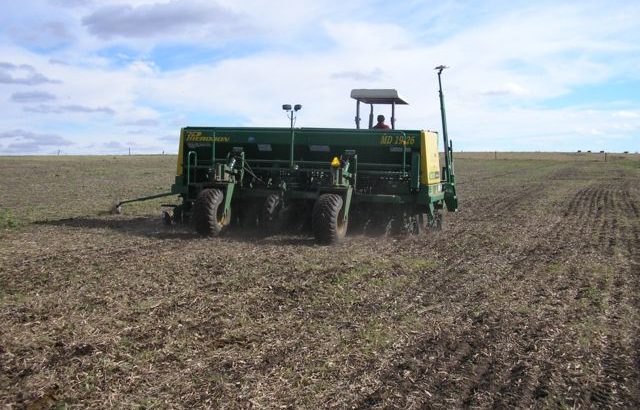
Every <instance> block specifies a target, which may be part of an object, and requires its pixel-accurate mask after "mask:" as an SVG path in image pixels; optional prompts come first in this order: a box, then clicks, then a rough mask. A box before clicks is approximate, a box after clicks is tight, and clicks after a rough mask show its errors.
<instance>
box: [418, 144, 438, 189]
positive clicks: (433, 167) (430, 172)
mask: <svg viewBox="0 0 640 410" xmlns="http://www.w3.org/2000/svg"><path fill="white" fill-rule="evenodd" d="M439 182H440V155H439V154H438V134H437V133H435V132H432V131H422V132H421V133H420V183H421V184H423V185H430V184H437V183H439Z"/></svg>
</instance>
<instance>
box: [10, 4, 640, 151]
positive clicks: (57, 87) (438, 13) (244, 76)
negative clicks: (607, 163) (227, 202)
mask: <svg viewBox="0 0 640 410" xmlns="http://www.w3.org/2000/svg"><path fill="white" fill-rule="evenodd" d="M638 22H640V2H636V1H606V2H605V1H566V2H563V1H537V2H529V1H482V2H480V1H447V0H439V1H416V0H413V1H412V0H408V1H402V2H389V1H364V0H344V1H340V2H338V1H328V0H326V1H323V0H298V1H295V2H291V1H279V0H274V1H268V2H267V1H257V0H244V1H241V2H239V1H236V0H217V1H214V0H211V1H208V0H207V1H205V0H180V1H179V0H135V1H120V0H112V1H97V0H25V1H21V2H3V4H2V5H1V6H0V155H5V154H8V155H21V154H50V153H57V152H58V150H60V151H61V152H63V153H67V154H118V153H126V152H127V151H128V149H129V147H131V150H132V152H134V153H159V152H162V151H165V152H176V150H177V137H178V132H179V129H180V128H181V127H183V126H189V125H210V126H286V125H287V123H288V120H287V118H286V116H285V115H284V113H283V112H282V111H281V109H280V106H281V105H282V104H283V103H301V104H303V106H304V108H303V110H302V111H301V112H300V114H299V118H298V122H297V125H298V126H303V127H352V126H353V116H354V103H353V101H352V100H350V99H349V92H350V90H351V89H352V88H397V89H398V90H399V91H400V93H401V95H402V96H403V97H404V98H405V99H406V100H408V101H409V103H410V105H409V106H407V107H401V108H400V109H399V110H398V112H397V117H398V121H397V126H398V127H399V128H407V129H416V128H424V129H434V130H439V129H440V121H439V112H438V99H437V78H436V75H435V72H434V71H433V67H435V66H436V65H439V64H446V65H449V66H450V67H451V68H450V69H449V70H447V71H445V73H444V78H443V79H444V86H445V93H446V98H447V111H448V122H449V131H450V134H451V137H452V138H453V139H454V141H455V148H456V149H462V150H465V151H472V150H476V151H482V150H486V151H493V150H518V151H574V150H579V149H581V150H596V151H599V150H607V151H632V152H635V151H640V23H638ZM383 113H384V112H383Z"/></svg>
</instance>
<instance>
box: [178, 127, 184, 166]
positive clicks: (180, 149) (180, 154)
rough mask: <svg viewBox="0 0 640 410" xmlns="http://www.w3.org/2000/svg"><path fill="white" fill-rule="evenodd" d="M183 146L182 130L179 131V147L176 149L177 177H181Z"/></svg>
mask: <svg viewBox="0 0 640 410" xmlns="http://www.w3.org/2000/svg"><path fill="white" fill-rule="evenodd" d="M183 145H184V129H181V130H180V146H179V147H178V170H177V172H176V175H177V176H181V175H182V146H183Z"/></svg>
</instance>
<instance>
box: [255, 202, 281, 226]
mask: <svg viewBox="0 0 640 410" xmlns="http://www.w3.org/2000/svg"><path fill="white" fill-rule="evenodd" d="M281 211H282V197H281V196H280V195H278V194H269V195H268V196H267V198H266V199H265V200H264V204H263V205H262V215H261V218H260V224H261V225H262V227H263V228H264V230H265V231H266V232H267V233H269V234H274V233H277V232H279V231H280V230H281V229H282V219H281Z"/></svg>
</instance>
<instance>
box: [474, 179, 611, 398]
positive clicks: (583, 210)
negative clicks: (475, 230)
mask: <svg viewBox="0 0 640 410" xmlns="http://www.w3.org/2000/svg"><path fill="white" fill-rule="evenodd" d="M602 191H603V189H602V188H600V187H596V186H588V187H585V188H583V189H580V190H578V191H577V192H576V193H575V194H574V195H573V197H572V198H571V200H570V201H569V205H568V207H567V209H566V210H565V212H564V213H563V218H562V219H561V220H560V221H558V222H556V223H555V224H554V225H553V226H552V228H551V229H550V232H549V234H550V238H549V240H548V241H541V242H538V243H537V244H536V245H534V246H533V247H532V248H531V249H529V250H528V251H525V252H523V254H522V255H521V258H520V259H518V260H516V261H515V262H514V263H513V265H512V267H513V273H514V274H515V276H516V279H517V280H526V276H527V275H528V274H529V272H537V271H539V270H540V269H544V268H545V267H546V266H547V265H548V264H549V262H553V261H556V260H558V259H559V258H561V257H562V256H563V253H564V252H565V250H566V249H567V248H570V246H568V245H567V244H571V243H572V242H573V243H575V240H576V238H578V239H580V238H583V237H584V235H585V234H591V233H592V232H594V230H595V229H596V227H597V226H598V225H599V224H601V218H600V216H601V215H602V214H599V213H598V205H599V202H600V200H601V199H602V197H603V193H602ZM545 326H546V323H545V322H543V321H542V320H541V321H536V322H533V323H529V324H528V325H527V326H525V327H526V329H527V330H526V332H525V333H524V334H523V335H521V336H520V340H522V341H524V342H525V343H523V344H518V343H514V344H513V348H512V349H509V350H508V351H507V352H506V353H507V354H506V357H507V359H508V360H504V361H503V362H504V363H515V364H514V365H513V366H511V367H510V368H505V369H502V370H500V371H497V372H494V374H491V375H490V376H491V377H490V378H491V379H492V380H488V381H487V380H485V381H483V384H484V386H486V387H485V389H486V390H488V391H487V393H489V394H490V395H492V396H495V401H494V403H493V405H494V406H497V407H506V408H511V407H517V406H522V405H531V404H532V402H533V403H536V402H538V401H539V400H544V399H545V398H546V397H548V396H549V395H550V394H551V393H552V392H551V391H549V390H550V387H549V386H550V384H551V383H549V381H554V380H553V379H555V373H554V365H557V363H556V362H554V361H553V359H554V358H553V353H552V352H553V347H554V345H555V344H556V342H557V340H558V338H559V337H562V334H561V333H560V332H553V333H551V334H549V332H548V331H547V329H545ZM514 359H516V360H514ZM553 384H556V383H553ZM479 387H481V386H480V385H479V386H478V388H479ZM478 388H475V387H474V388H473V389H471V391H477V390H478ZM465 402H466V403H467V404H469V405H470V406H474V405H481V403H478V402H477V400H476V399H475V398H473V397H470V398H468V399H466V401H465Z"/></svg>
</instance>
